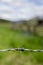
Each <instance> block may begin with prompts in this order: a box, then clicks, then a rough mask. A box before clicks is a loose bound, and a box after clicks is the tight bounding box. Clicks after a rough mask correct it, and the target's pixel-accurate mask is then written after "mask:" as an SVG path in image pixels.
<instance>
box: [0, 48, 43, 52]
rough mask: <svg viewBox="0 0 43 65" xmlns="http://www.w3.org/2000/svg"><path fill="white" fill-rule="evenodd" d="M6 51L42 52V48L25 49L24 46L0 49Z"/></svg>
mask: <svg viewBox="0 0 43 65" xmlns="http://www.w3.org/2000/svg"><path fill="white" fill-rule="evenodd" d="M8 51H27V52H43V50H32V49H26V48H11V49H3V50H0V52H8Z"/></svg>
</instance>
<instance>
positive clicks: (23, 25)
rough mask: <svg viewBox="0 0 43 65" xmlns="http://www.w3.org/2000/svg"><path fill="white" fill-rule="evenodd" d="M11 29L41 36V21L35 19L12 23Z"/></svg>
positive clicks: (42, 20) (42, 21) (42, 31)
mask: <svg viewBox="0 0 43 65" xmlns="http://www.w3.org/2000/svg"><path fill="white" fill-rule="evenodd" d="M13 29H15V30H20V31H24V32H28V33H33V34H35V35H36V34H38V35H41V36H43V19H39V18H38V17H36V18H33V19H31V20H21V21H18V22H13Z"/></svg>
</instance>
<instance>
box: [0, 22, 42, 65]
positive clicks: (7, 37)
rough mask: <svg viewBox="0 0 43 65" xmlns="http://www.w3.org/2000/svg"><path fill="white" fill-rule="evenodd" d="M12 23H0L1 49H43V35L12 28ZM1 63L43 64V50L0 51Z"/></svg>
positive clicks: (0, 64)
mask: <svg viewBox="0 0 43 65" xmlns="http://www.w3.org/2000/svg"><path fill="white" fill-rule="evenodd" d="M11 25H12V24H11V23H5V22H4V23H0V50H1V49H8V48H15V47H17V48H18V47H21V48H22V47H24V48H29V49H43V37H40V36H33V35H29V34H26V33H23V32H21V31H14V30H12V29H11ZM0 65H43V52H19V51H10V52H0Z"/></svg>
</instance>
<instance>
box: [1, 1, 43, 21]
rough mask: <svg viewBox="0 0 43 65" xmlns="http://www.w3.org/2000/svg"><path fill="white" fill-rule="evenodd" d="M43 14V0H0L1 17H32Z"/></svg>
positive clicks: (14, 19)
mask: <svg viewBox="0 0 43 65" xmlns="http://www.w3.org/2000/svg"><path fill="white" fill-rule="evenodd" d="M36 16H43V0H0V18H4V19H8V20H13V21H16V20H21V19H31V18H33V17H36Z"/></svg>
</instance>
